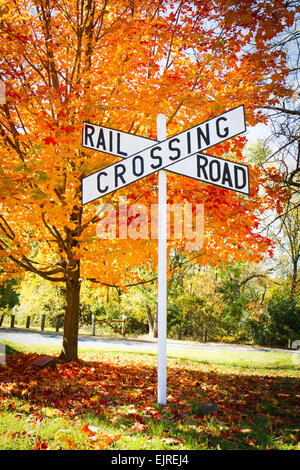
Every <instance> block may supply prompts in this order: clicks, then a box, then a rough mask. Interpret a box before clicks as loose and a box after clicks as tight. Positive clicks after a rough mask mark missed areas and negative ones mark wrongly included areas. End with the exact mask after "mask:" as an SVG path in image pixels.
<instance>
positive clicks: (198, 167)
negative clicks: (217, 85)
mask: <svg viewBox="0 0 300 470" xmlns="http://www.w3.org/2000/svg"><path fill="white" fill-rule="evenodd" d="M245 131H246V124H245V112H244V106H238V107H237V108H234V109H232V110H230V111H227V112H225V113H223V114H221V115H219V116H217V117H214V118H212V119H209V120H208V121H206V122H203V123H201V124H199V125H197V126H194V127H192V128H190V129H188V130H186V131H183V132H181V133H180V134H177V135H176V136H173V137H171V138H169V139H167V135H166V119H165V116H164V115H163V114H159V115H158V116H157V138H158V141H154V140H152V139H147V138H145V137H140V136H136V135H134V134H128V133H126V132H121V131H117V130H115V129H109V128H105V127H102V126H97V125H94V124H90V123H87V122H85V123H84V127H83V134H82V145H83V147H86V148H90V149H92V150H98V151H100V152H104V153H108V154H111V155H116V156H118V157H121V158H123V159H124V160H123V162H121V163H120V162H117V163H114V164H113V165H110V166H108V167H106V168H104V169H101V170H99V171H97V172H95V173H93V174H91V175H89V176H87V177H85V178H83V179H82V204H87V203H89V202H91V201H94V200H96V199H99V198H100V197H102V196H105V195H106V194H110V193H111V192H113V191H116V190H117V189H120V188H123V187H124V186H127V185H128V184H131V183H133V182H135V181H137V180H140V179H141V178H144V177H146V176H148V175H150V174H152V173H155V172H156V171H158V172H159V175H158V176H159V178H158V206H159V207H158V367H157V378H158V385H157V401H158V404H159V405H162V406H164V405H165V404H166V375H167V374H166V370H167V368H166V349H167V336H166V311H167V275H166V273H167V237H166V233H167V186H166V172H165V171H163V170H164V169H166V170H168V171H171V172H173V173H178V174H180V175H184V176H188V177H190V178H194V179H196V180H200V181H204V182H206V183H209V184H213V185H216V186H221V187H224V188H226V189H230V190H233V191H237V192H241V193H244V194H249V172H248V167H247V166H246V165H243V164H241V163H236V162H232V161H229V160H225V159H223V158H219V157H213V156H211V155H207V154H203V153H202V151H203V150H206V149H208V148H210V147H213V146H214V145H216V144H219V143H220V142H223V141H224V140H227V139H230V138H231V137H234V136H237V135H239V134H241V133H242V132H245ZM195 155H196V157H195Z"/></svg>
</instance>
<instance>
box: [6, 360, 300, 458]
mask: <svg viewBox="0 0 300 470" xmlns="http://www.w3.org/2000/svg"><path fill="white" fill-rule="evenodd" d="M38 357H39V355H38V354H36V353H27V354H25V353H19V352H18V353H14V354H8V355H7V360H6V364H5V365H0V449H37V450H43V449H53V450H57V449H72V450H73V449H97V450H98V449H123V450H124V449H131V450H132V449H149V450H150V449H151V450H158V449H182V450H186V449H194V450H195V449H299V444H298V436H299V431H300V429H299V428H300V419H299V398H300V379H299V375H298V374H297V373H292V374H289V372H284V371H277V372H276V371H267V372H266V371H265V372H263V371H256V370H254V369H238V368H230V367H220V366H214V365H207V364H196V363H192V362H187V361H182V360H169V362H168V397H167V406H166V407H159V406H158V405H157V403H156V387H157V369H156V366H157V364H156V359H155V358H153V357H151V356H140V357H138V358H136V357H134V358H133V357H132V356H130V355H126V354H113V353H103V354H101V353H95V352H93V353H84V354H81V361H80V363H72V364H63V363H58V364H57V365H56V367H55V368H54V369H51V368H46V369H37V368H34V367H33V366H32V362H33V361H34V360H35V359H36V358H38ZM208 405H209V406H208ZM205 411H209V414H204V412H205Z"/></svg>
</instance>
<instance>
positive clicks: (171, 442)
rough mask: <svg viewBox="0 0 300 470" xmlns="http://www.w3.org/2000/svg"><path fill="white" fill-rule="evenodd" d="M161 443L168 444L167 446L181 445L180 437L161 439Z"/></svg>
mask: <svg viewBox="0 0 300 470" xmlns="http://www.w3.org/2000/svg"><path fill="white" fill-rule="evenodd" d="M163 442H164V443H165V444H168V445H171V446H172V445H177V444H182V443H183V439H181V438H180V437H167V438H165V439H163Z"/></svg>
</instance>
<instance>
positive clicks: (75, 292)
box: [59, 272, 80, 362]
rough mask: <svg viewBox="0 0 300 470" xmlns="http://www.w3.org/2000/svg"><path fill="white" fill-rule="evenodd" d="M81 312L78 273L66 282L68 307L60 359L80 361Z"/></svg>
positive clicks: (66, 307)
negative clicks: (79, 328) (79, 327)
mask: <svg viewBox="0 0 300 470" xmlns="http://www.w3.org/2000/svg"><path fill="white" fill-rule="evenodd" d="M79 312H80V280H79V276H78V272H75V273H74V275H72V276H71V277H68V278H67V280H66V306H65V319H64V333H63V344H62V351H61V354H60V357H59V358H60V359H62V360H64V361H66V362H71V361H77V360H78V319H79Z"/></svg>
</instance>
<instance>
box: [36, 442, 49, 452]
mask: <svg viewBox="0 0 300 470" xmlns="http://www.w3.org/2000/svg"><path fill="white" fill-rule="evenodd" d="M47 449H48V443H47V442H43V441H39V442H37V443H36V445H35V448H34V450H47Z"/></svg>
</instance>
